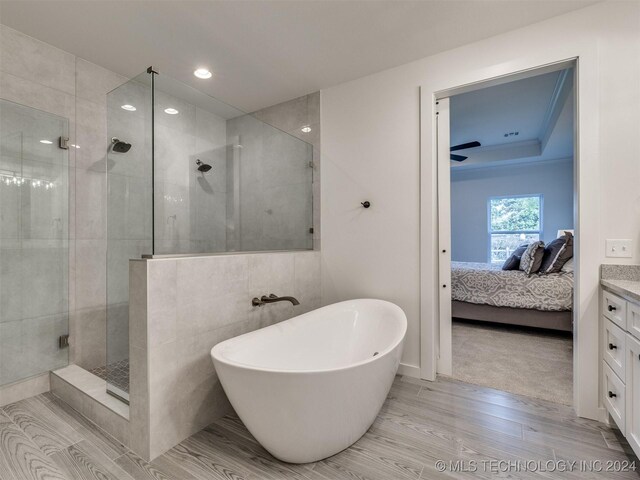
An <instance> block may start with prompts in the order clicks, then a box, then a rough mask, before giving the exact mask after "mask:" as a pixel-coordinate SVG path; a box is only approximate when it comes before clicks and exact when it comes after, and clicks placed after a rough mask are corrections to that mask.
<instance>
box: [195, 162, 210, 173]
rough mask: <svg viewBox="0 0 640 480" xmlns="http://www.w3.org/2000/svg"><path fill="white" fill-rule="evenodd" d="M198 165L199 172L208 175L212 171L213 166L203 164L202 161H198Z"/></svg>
mask: <svg viewBox="0 0 640 480" xmlns="http://www.w3.org/2000/svg"><path fill="white" fill-rule="evenodd" d="M196 165H198V171H199V172H202V173H206V172H208V171H209V170H211V165H209V164H206V163H203V162H202V161H201V160H196Z"/></svg>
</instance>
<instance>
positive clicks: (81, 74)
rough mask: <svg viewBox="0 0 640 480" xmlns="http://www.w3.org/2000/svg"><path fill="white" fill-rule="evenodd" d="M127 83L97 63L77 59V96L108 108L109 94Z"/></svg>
mask: <svg viewBox="0 0 640 480" xmlns="http://www.w3.org/2000/svg"><path fill="white" fill-rule="evenodd" d="M126 81H127V78H126V77H123V76H122V75H118V74H117V73H114V72H112V71H110V70H107V69H106V68H102V67H100V66H99V65H96V64H95V63H91V62H88V61H87V60H84V59H82V58H76V96H77V97H78V98H82V99H84V100H89V101H91V102H93V103H97V104H99V105H103V106H106V104H107V93H109V92H110V91H111V90H113V89H114V88H116V87H117V86H118V85H122V84H123V83H125V82H126Z"/></svg>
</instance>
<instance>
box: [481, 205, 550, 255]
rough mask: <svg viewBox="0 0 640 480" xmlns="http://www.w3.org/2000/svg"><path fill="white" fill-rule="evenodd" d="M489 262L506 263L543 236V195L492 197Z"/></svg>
mask: <svg viewBox="0 0 640 480" xmlns="http://www.w3.org/2000/svg"><path fill="white" fill-rule="evenodd" d="M488 210H489V262H491V263H502V262H504V261H505V260H506V259H507V258H509V257H510V256H511V254H512V253H513V251H514V250H515V249H516V248H518V247H519V246H520V245H522V244H523V243H531V242H535V241H537V240H540V236H541V235H542V195H521V196H511V197H492V198H490V199H489V204H488Z"/></svg>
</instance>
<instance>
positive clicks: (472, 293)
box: [451, 262, 573, 311]
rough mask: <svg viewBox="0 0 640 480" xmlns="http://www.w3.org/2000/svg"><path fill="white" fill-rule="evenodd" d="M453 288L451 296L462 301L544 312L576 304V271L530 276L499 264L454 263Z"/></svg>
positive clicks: (568, 308)
mask: <svg viewBox="0 0 640 480" xmlns="http://www.w3.org/2000/svg"><path fill="white" fill-rule="evenodd" d="M451 287H452V288H451V296H452V299H453V300H458V301H460V302H468V303H476V304H482V305H493V306H495V307H511V308H529V309H534V310H543V311H568V310H571V309H572V305H573V272H560V273H550V274H547V275H538V274H534V275H531V276H527V275H526V274H525V273H524V272H522V271H520V270H502V268H501V266H500V265H491V264H487V263H468V262H451Z"/></svg>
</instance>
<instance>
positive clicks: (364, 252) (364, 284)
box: [322, 2, 640, 416]
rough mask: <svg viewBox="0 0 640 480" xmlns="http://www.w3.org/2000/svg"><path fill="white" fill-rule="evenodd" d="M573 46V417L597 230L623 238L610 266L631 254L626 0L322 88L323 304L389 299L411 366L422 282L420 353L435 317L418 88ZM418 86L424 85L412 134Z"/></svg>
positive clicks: (634, 112)
mask: <svg viewBox="0 0 640 480" xmlns="http://www.w3.org/2000/svg"><path fill="white" fill-rule="evenodd" d="M576 56H578V57H580V64H579V83H578V89H577V91H578V96H579V99H580V100H579V109H578V121H579V122H580V134H581V138H580V142H579V148H580V162H581V165H580V167H579V170H578V172H577V176H578V179H579V180H580V185H581V186H582V188H583V190H582V192H581V194H582V199H583V203H582V211H581V212H580V217H579V221H580V225H579V227H580V228H581V229H582V231H583V233H585V237H587V238H586V239H585V242H583V243H581V244H580V245H578V248H579V249H580V253H581V255H582V264H583V265H582V266H583V267H584V268H582V269H581V270H580V271H579V272H578V282H579V285H580V288H581V292H580V298H578V299H577V306H578V312H579V316H580V318H579V322H580V326H581V328H582V330H581V335H580V337H581V338H580V339H579V341H581V342H584V344H585V345H589V347H588V348H587V349H582V348H581V347H580V345H579V351H578V352H577V353H576V354H577V355H578V358H579V368H580V369H581V370H582V371H583V372H585V374H582V375H581V377H580V378H586V377H587V376H588V375H590V376H591V377H590V379H589V380H586V381H585V383H584V385H579V389H578V394H579V395H582V394H584V395H583V397H584V398H588V402H587V403H588V405H587V404H585V405H582V406H581V405H578V408H579V411H580V412H581V413H582V414H584V415H587V416H596V415H598V408H597V395H595V394H594V389H595V390H596V391H597V385H598V379H597V376H596V375H595V372H597V371H598V368H599V366H598V355H597V335H598V328H597V325H598V313H597V312H598V310H597V308H598V296H597V293H598V264H599V263H601V262H605V261H609V259H605V257H604V239H605V238H607V237H609V238H611V237H613V238H633V239H634V240H635V241H636V248H635V249H634V254H633V258H631V259H628V260H623V261H622V262H621V263H623V262H624V263H632V262H638V261H640V251H639V250H638V233H639V232H640V215H639V213H640V194H639V191H640V190H639V189H638V185H640V162H638V159H637V150H636V149H635V148H633V146H632V142H634V141H635V140H636V139H637V138H638V137H639V134H640V108H639V107H638V106H639V105H640V4H638V3H632V2H624V3H623V2H616V3H600V4H597V5H594V6H592V7H588V8H585V9H582V10H578V11H576V12H573V13H571V14H567V15H564V16H560V17H556V18H553V19H550V20H548V21H545V22H541V23H539V24H535V25H532V26H529V27H526V28H523V29H519V30H516V31H513V32H510V33H507V34H504V35H500V36H496V37H492V38H489V39H486V40H483V41H481V42H477V43H474V44H471V45H467V46H464V47H461V48H458V49H455V50H452V51H449V52H445V53H442V54H439V55H435V56H432V57H428V58H425V59H422V60H419V61H417V62H413V63H410V64H407V65H403V66H401V67H397V68H394V69H391V70H387V71H384V72H381V73H378V74H376V75H372V76H369V77H365V78H362V79H359V80H355V81H352V82H348V83H345V84H342V85H338V86H336V87H332V88H329V89H326V90H324V91H323V92H322V131H323V138H322V153H323V169H322V191H323V192H322V228H323V240H322V241H323V245H322V261H323V295H324V299H323V301H324V302H326V303H331V302H333V301H337V300H341V299H344V298H353V297H360V296H374V297H381V298H385V299H388V300H391V301H394V302H396V303H398V304H399V305H400V306H401V307H402V308H403V309H404V310H405V312H406V313H407V316H408V318H409V322H410V326H409V330H408V337H407V341H406V345H405V353H404V358H403V362H404V363H406V364H410V365H412V366H415V367H418V366H419V365H420V361H421V355H420V336H419V332H420V321H421V317H420V307H421V304H420V294H419V292H420V288H421V287H422V290H423V292H424V294H423V298H422V307H423V313H422V317H423V318H422V322H423V325H424V326H425V327H424V328H426V327H429V330H428V332H427V333H428V335H425V343H424V345H425V346H424V350H425V351H424V352H422V359H423V360H424V359H429V358H431V360H429V362H430V364H433V363H434V361H433V359H434V358H435V351H427V347H429V348H430V345H431V343H430V340H431V339H430V338H429V335H432V334H431V332H434V331H435V328H434V327H433V325H434V318H435V316H436V315H437V311H436V308H435V301H434V299H435V298H436V297H435V292H436V284H435V280H436V277H435V272H436V270H437V269H436V257H435V235H434V230H435V226H436V223H435V217H434V212H435V210H434V208H435V198H436V197H435V175H434V173H435V160H434V159H435V156H434V155H433V153H434V151H435V147H434V141H433V140H434V139H433V134H432V132H433V131H434V129H433V128H432V127H433V120H432V117H431V113H433V105H432V103H431V98H432V97H431V96H432V95H433V93H434V92H437V91H440V90H444V89H447V88H452V87H456V86H460V85H464V84H468V83H473V82H478V81H482V80H485V79H489V78H492V77H496V76H501V75H506V74H508V73H510V72H513V71H519V70H525V69H529V68H532V67H534V66H536V65H543V64H546V63H549V62H550V61H558V60H560V59H569V58H573V57H576ZM421 86H422V91H423V94H424V95H425V96H426V97H425V99H424V103H423V107H424V108H425V110H424V111H423V113H424V116H423V117H422V121H423V125H422V127H423V132H424V134H423V136H422V137H421V131H420V123H419V122H420V119H421V117H420V102H419V94H420V87H421ZM421 143H422V144H421ZM421 148H422V153H423V158H424V162H423V164H422V166H421V165H420V149H421ZM421 167H422V168H421ZM421 174H422V178H423V184H424V185H423V186H424V190H423V192H422V197H421V192H420V180H419V178H420V175H421ZM365 198H366V199H368V200H370V201H371V202H372V204H373V207H372V208H371V209H370V210H362V209H359V208H358V205H359V202H360V201H361V200H364V199H365ZM421 203H422V214H423V217H422V219H421V218H420V214H421V210H420V208H421V207H420V205H421ZM421 224H422V228H423V230H422V232H423V241H424V242H425V244H426V245H427V246H430V247H431V248H427V249H426V250H425V254H424V255H423V257H422V258H421V257H420V235H419V231H420V226H421ZM421 261H422V264H423V268H424V272H423V273H424V276H423V278H422V281H421V278H420V274H419V263H420V262H421ZM421 283H422V284H421ZM583 327H584V328H583ZM594 350H595V351H594ZM429 362H427V363H424V365H426V364H428V363H429ZM424 374H425V373H424V372H423V375H424Z"/></svg>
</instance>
